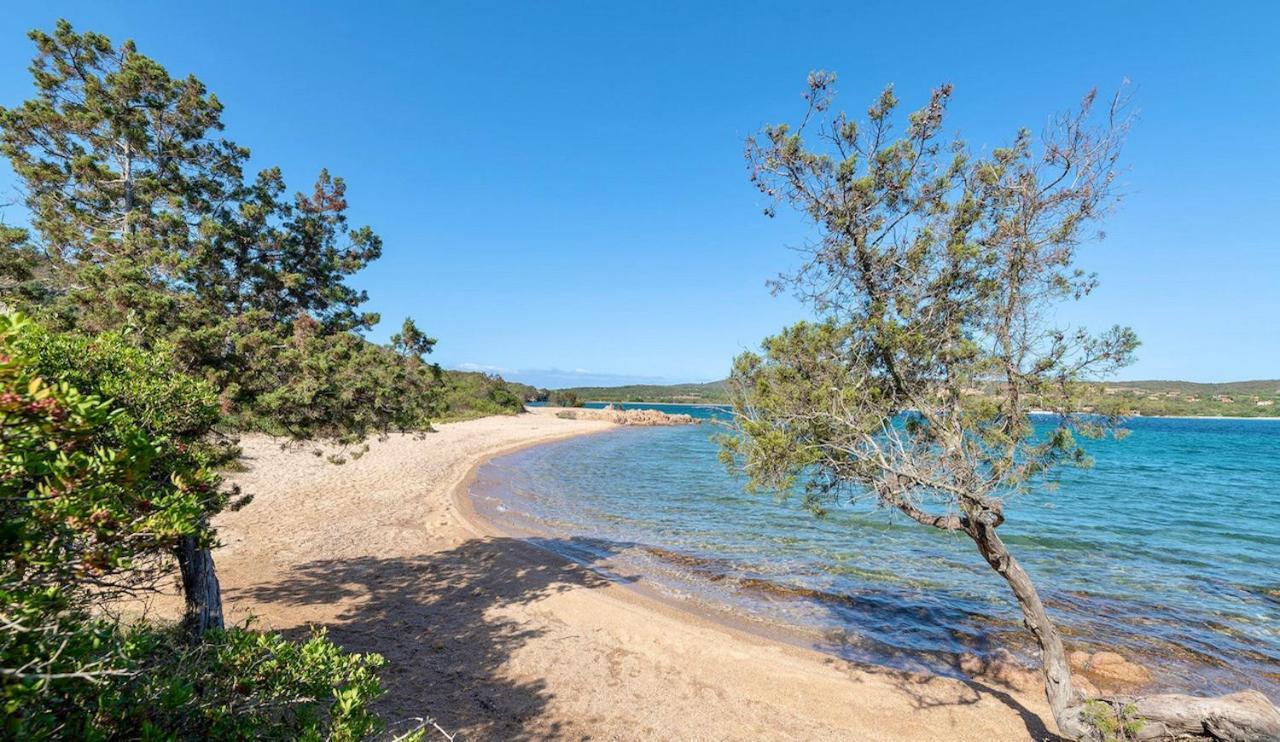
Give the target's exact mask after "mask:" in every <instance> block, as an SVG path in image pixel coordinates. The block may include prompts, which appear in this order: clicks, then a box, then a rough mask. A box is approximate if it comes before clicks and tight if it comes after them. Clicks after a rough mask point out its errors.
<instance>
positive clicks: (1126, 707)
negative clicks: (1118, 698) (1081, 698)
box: [1083, 700, 1145, 742]
mask: <svg viewBox="0 0 1280 742" xmlns="http://www.w3.org/2000/svg"><path fill="white" fill-rule="evenodd" d="M1083 715H1084V720H1085V722H1086V723H1088V724H1089V725H1090V726H1091V727H1093V728H1094V729H1096V730H1097V731H1098V733H1099V734H1101V735H1102V740H1103V742H1126V741H1127V740H1132V739H1137V738H1138V733H1139V732H1141V731H1142V728H1143V727H1144V726H1145V724H1144V722H1143V720H1142V717H1140V716H1138V709H1137V707H1136V706H1134V705H1133V704H1131V703H1126V704H1123V705H1121V704H1112V703H1108V702H1107V701H1100V700H1090V701H1086V702H1085V704H1084V712H1083Z"/></svg>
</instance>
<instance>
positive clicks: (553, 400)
mask: <svg viewBox="0 0 1280 742" xmlns="http://www.w3.org/2000/svg"><path fill="white" fill-rule="evenodd" d="M547 405H548V406H550V407H581V406H582V400H581V399H579V398H578V395H577V394H575V393H574V392H566V391H560V390H557V391H554V392H550V393H548V394H547Z"/></svg>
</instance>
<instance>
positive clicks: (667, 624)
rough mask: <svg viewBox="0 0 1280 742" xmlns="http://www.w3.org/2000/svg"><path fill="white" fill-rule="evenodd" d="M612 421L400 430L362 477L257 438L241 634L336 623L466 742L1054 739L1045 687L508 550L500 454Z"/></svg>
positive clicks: (392, 711)
mask: <svg viewBox="0 0 1280 742" xmlns="http://www.w3.org/2000/svg"><path fill="white" fill-rule="evenodd" d="M610 427H612V424H611V423H607V422H602V421H599V420H567V419H560V418H557V417H556V416H555V415H554V411H553V410H548V409H545V408H544V409H540V410H535V411H533V412H531V413H529V414H524V415H519V416H516V417H488V418H482V419H478V420H471V421H467V422H460V423H453V424H446V425H441V426H439V430H438V432H436V433H433V434H429V435H427V436H425V437H421V438H415V437H413V436H393V437H391V438H389V439H387V440H385V441H380V442H374V443H372V446H371V450H370V451H369V452H368V453H366V454H365V455H364V456H363V457H361V458H359V459H358V460H354V461H350V462H348V463H346V464H343V465H334V464H330V463H327V462H326V461H325V459H324V458H323V457H319V456H316V455H314V454H313V453H312V451H311V450H310V449H293V450H282V449H281V448H280V446H279V444H278V442H276V441H274V440H271V439H268V438H264V437H251V438H247V439H246V440H244V441H243V445H244V450H245V458H244V462H245V464H246V467H247V470H246V471H244V472H241V473H237V474H235V475H233V479H234V480H235V481H236V482H237V483H239V484H240V485H241V486H242V487H243V488H244V490H245V491H246V492H248V493H252V494H253V495H254V497H255V499H254V501H253V502H252V503H251V504H250V505H249V506H247V507H246V508H244V509H242V510H241V511H239V512H234V513H225V514H223V515H222V516H220V517H219V519H218V521H217V525H218V527H219V530H220V535H221V539H222V541H223V543H224V546H223V547H222V548H220V549H218V550H217V552H216V553H215V558H216V559H217V565H218V570H219V574H220V577H221V580H222V586H223V593H224V601H225V604H226V609H227V615H228V620H241V619H244V618H245V617H247V616H250V615H252V616H256V617H257V621H258V625H259V626H262V627H270V628H274V629H278V630H281V631H284V632H286V633H296V632H304V631H306V630H307V628H306V627H308V626H309V625H318V626H325V627H327V628H328V629H329V632H330V635H331V636H332V637H333V638H334V639H335V640H336V641H338V642H339V643H340V644H342V645H343V646H345V647H347V648H348V649H351V650H355V651H362V652H364V651H368V652H378V653H381V654H382V655H384V656H385V657H386V658H387V660H388V664H387V667H386V668H385V669H384V672H383V679H384V684H385V685H386V686H387V689H388V692H387V695H386V697H385V700H384V701H383V702H382V705H381V710H382V711H383V712H384V713H385V716H386V718H388V719H389V720H391V721H392V722H396V721H400V722H403V723H406V724H407V723H410V721H411V720H412V719H414V718H415V717H424V716H431V717H434V718H435V719H436V720H437V721H438V723H439V725H440V726H441V727H442V728H444V729H445V730H447V731H448V732H450V733H460V735H459V737H458V738H459V739H547V738H557V739H700V740H720V739H806V740H814V739H844V740H929V741H930V742H937V741H938V740H975V741H976V740H983V741H987V740H1023V739H1044V738H1048V737H1051V736H1052V735H1051V729H1052V721H1051V718H1050V716H1049V714H1048V710H1047V707H1046V705H1045V702H1044V699H1043V697H1042V696H1041V695H1040V694H1039V693H1038V692H1037V691H1034V690H1027V691H1015V690H1010V689H1007V688H1003V687H998V686H994V685H990V684H986V683H980V682H963V681H958V680H954V679H947V678H941V677H936V676H928V675H918V674H906V673H901V672H897V671H892V670H888V669H880V668H875V667H863V666H855V665H852V664H849V663H846V662H843V661H840V660H837V659H835V658H832V657H828V656H825V655H822V654H819V653H817V652H811V651H808V650H805V649H802V648H798V647H794V646H790V645H787V644H783V643H781V642H775V641H771V640H769V639H766V638H762V637H758V636H754V635H751V634H747V633H743V632H740V631H737V630H735V629H732V628H729V627H726V626H723V625H720V624H717V623H715V622H713V621H711V620H709V619H707V618H704V617H700V616H697V615H695V614H693V613H690V612H687V611H683V610H680V609H678V608H674V607H671V606H668V605H666V604H663V603H661V602H658V601H655V600H652V599H650V598H647V597H645V596H644V595H642V594H640V593H639V592H638V591H636V590H632V589H630V588H628V587H626V586H624V585H621V584H618V583H615V582H611V581H608V580H606V579H604V578H602V577H600V576H598V575H597V574H595V573H594V572H591V571H590V570H587V569H585V568H582V567H579V566H577V565H574V564H571V563H567V562H565V561H564V560H563V559H561V558H559V557H556V556H554V555H552V554H551V553H550V552H548V551H545V550H543V549H540V548H538V547H536V546H533V545H531V544H529V543H527V542H525V541H522V540H519V539H514V538H510V537H507V536H503V535H502V534H501V532H500V531H499V530H498V529H497V528H495V527H493V526H492V525H490V524H487V523H484V522H482V521H481V520H479V519H478V518H477V517H476V516H475V514H474V512H472V511H471V509H470V508H469V506H468V505H467V501H466V493H465V488H466V484H467V481H468V478H469V477H470V476H471V474H472V473H473V472H474V470H475V468H476V467H477V466H479V465H480V464H481V463H482V462H484V461H486V460H487V459H489V458H491V457H493V456H494V455H497V454H499V453H503V452H506V451H510V450H514V449H516V448H519V447H522V446H527V445H532V444H536V443H544V442H548V441H551V440H555V439H559V438H563V437H566V436H574V435H584V434H590V433H594V432H599V431H603V430H607V429H609V428H610ZM640 579H642V576H641V577H640ZM1046 727H1048V728H1046Z"/></svg>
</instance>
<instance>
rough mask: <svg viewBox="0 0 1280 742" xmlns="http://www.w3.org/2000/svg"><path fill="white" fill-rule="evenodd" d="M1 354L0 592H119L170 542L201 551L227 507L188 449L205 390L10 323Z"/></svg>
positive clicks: (128, 355)
mask: <svg viewBox="0 0 1280 742" xmlns="http://www.w3.org/2000/svg"><path fill="white" fill-rule="evenodd" d="M0 348H2V349H3V351H2V352H3V357H2V358H0V360H2V363H0V385H2V388H3V392H0V428H2V429H3V431H4V445H3V447H0V461H3V477H2V479H0V498H2V499H0V512H2V513H3V516H4V520H3V523H4V526H3V533H2V538H3V542H0V550H2V554H3V557H4V567H3V569H4V571H5V573H4V577H5V580H4V584H5V585H21V586H23V588H22V589H23V590H35V591H37V592H40V591H48V590H53V591H54V592H53V593H42V594H45V595H46V597H57V595H61V594H62V593H65V591H67V590H69V589H70V588H71V587H72V586H75V585H79V584H81V583H83V582H85V581H86V580H90V581H92V583H93V584H95V585H97V586H98V590H99V593H101V592H102V591H104V590H109V589H124V588H125V587H127V585H126V584H122V583H121V582H119V581H120V580H125V579H127V580H128V581H129V582H136V581H137V580H139V579H141V578H142V577H143V576H148V575H149V576H154V574H153V572H154V570H155V561H156V560H157V559H160V558H161V557H163V556H166V555H167V554H168V552H169V550H170V549H171V548H173V546H174V545H175V544H176V541H177V539H178V538H180V537H182V536H196V537H198V538H199V540H201V541H203V542H206V543H208V542H211V541H212V539H213V533H212V531H211V530H210V529H209V528H208V526H207V525H206V523H207V520H206V519H207V517H208V516H209V515H211V514H213V513H216V512H218V511H219V510H221V509H222V508H223V507H224V506H225V505H226V504H227V502H228V497H229V495H228V493H226V492H224V491H222V488H221V487H220V480H219V478H218V476H217V475H216V473H214V471H213V470H212V468H211V465H212V464H213V463H215V461H216V456H215V454H216V451H215V450H212V449H210V448H208V447H206V446H203V445H201V442H202V440H203V434H204V433H205V432H206V430H207V425H208V424H209V422H210V418H211V416H212V414H213V412H214V411H215V410H216V408H214V407H213V395H212V390H210V389H209V388H208V387H207V386H206V385H204V384H201V383H199V382H196V381H194V380H192V379H188V378H186V377H183V376H181V375H175V374H173V373H172V372H171V371H170V367H169V366H168V364H167V363H165V362H164V360H163V359H160V358H157V357H156V356H154V355H151V354H146V353H143V352H141V351H138V350H137V349H135V348H132V347H130V346H128V345H127V344H124V343H123V342H121V340H120V339H119V338H118V337H113V336H102V337H99V338H96V339H94V340H89V339H85V338H65V337H58V336H54V335H51V334H49V333H46V332H44V331H42V330H40V329H39V328H37V327H36V326H35V325H33V324H32V323H31V322H30V321H29V320H26V319H24V318H22V317H19V316H16V315H0ZM77 387H79V388H77ZM80 388H83V389H89V390H91V391H90V392H89V393H84V392H82V391H80ZM109 397H116V398H119V399H120V400H123V401H124V402H125V404H126V405H127V404H129V403H130V402H132V403H133V407H132V409H126V408H125V407H124V406H121V405H120V404H118V403H114V402H108V401H107V400H108V398H109ZM64 597H65V596H64ZM60 604H61V601H60V600H53V601H52V602H51V603H50V607H51V609H56V608H57V607H58V606H59V605H60Z"/></svg>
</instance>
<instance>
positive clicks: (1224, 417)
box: [586, 399, 1280, 421]
mask: <svg viewBox="0 0 1280 742" xmlns="http://www.w3.org/2000/svg"><path fill="white" fill-rule="evenodd" d="M586 404H625V405H655V406H658V407H732V405H731V404H730V403H729V402H617V401H614V400H607V399H588V400H586ZM1030 414H1032V415H1057V414H1058V413H1056V412H1053V411H1052V410H1031V412H1030ZM1077 414H1081V415H1088V414H1090V413H1088V412H1081V413H1077ZM1124 419H1126V420H1273V421H1274V420H1280V415H1272V416H1264V415H1248V416H1245V415H1127V416H1125V417H1124Z"/></svg>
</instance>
